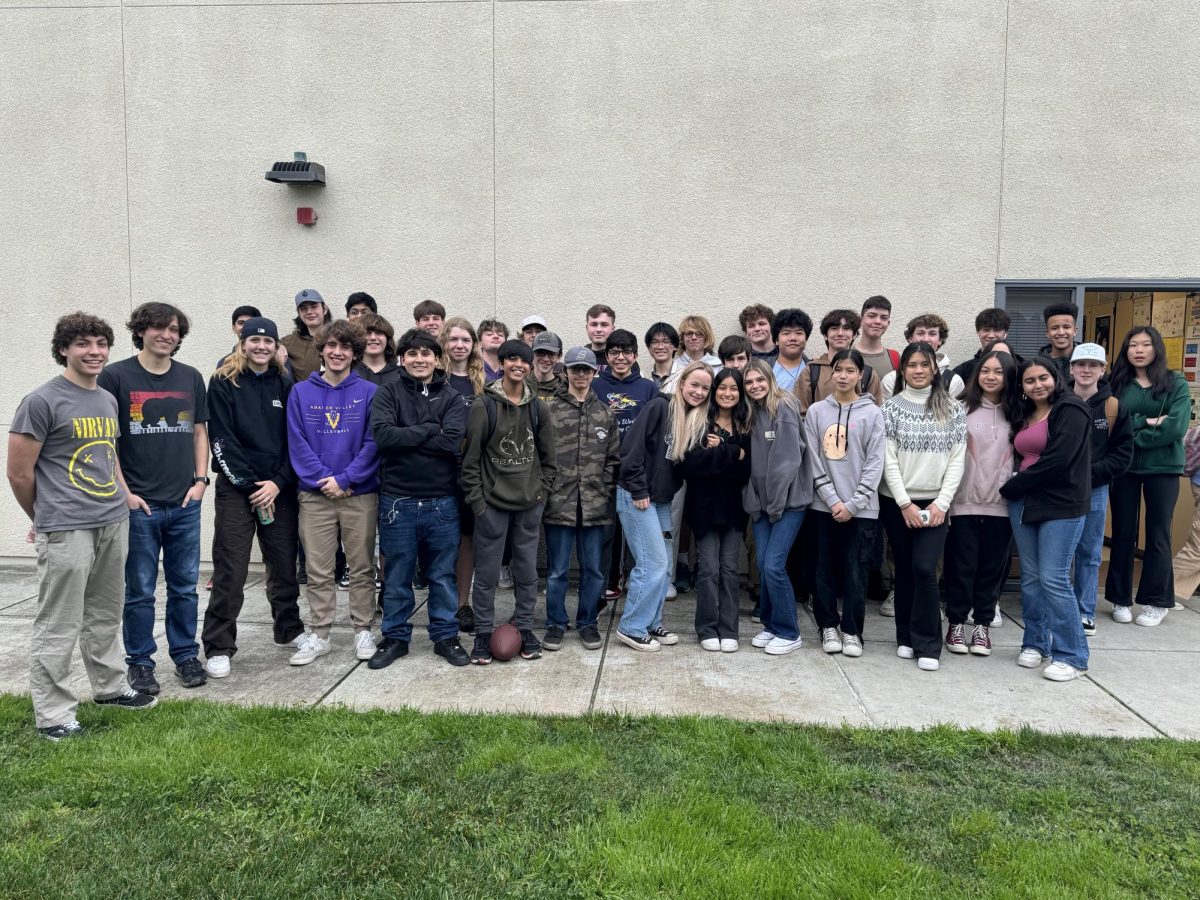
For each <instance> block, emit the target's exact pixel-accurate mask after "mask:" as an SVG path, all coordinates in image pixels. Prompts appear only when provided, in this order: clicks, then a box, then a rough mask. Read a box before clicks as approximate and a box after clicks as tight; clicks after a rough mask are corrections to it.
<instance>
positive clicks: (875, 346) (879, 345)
mask: <svg viewBox="0 0 1200 900" xmlns="http://www.w3.org/2000/svg"><path fill="white" fill-rule="evenodd" d="M859 320H860V325H859V327H860V329H861V333H860V334H859V336H858V342H857V343H856V344H855V345H854V346H855V349H856V350H858V352H859V353H861V354H862V356H863V361H864V362H865V363H866V364H867V365H868V366H870V367H871V368H872V369H874V370H875V374H876V375H878V376H879V379H880V383H881V384H882V381H883V377H884V376H885V375H887V374H888V373H889V372H895V371H896V369H898V368H899V367H900V354H899V353H897V352H896V351H895V350H888V349H887V348H886V347H884V346H883V336H884V334H886V333H887V330H888V326H889V325H891V324H892V302H891V301H890V300H888V298H887V297H885V296H883V295H882V294H875V295H874V296H873V297H868V298H867V299H866V300H864V301H863V305H862V310H861V311H860V313H859Z"/></svg>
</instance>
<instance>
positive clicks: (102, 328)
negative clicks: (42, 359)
mask: <svg viewBox="0 0 1200 900" xmlns="http://www.w3.org/2000/svg"><path fill="white" fill-rule="evenodd" d="M81 337H102V338H104V339H105V340H106V341H108V346H110V347H111V346H112V345H113V344H114V343H115V342H116V336H115V335H114V334H113V330H112V328H111V327H110V326H109V324H108V323H107V322H105V321H104V320H103V319H101V318H100V317H99V316H93V315H91V314H89V313H85V312H84V311H83V310H76V311H75V312H73V313H68V314H67V315H65V316H63V317H62V318H61V319H59V320H58V321H57V322H56V323H55V325H54V337H52V338H51V339H50V355H51V356H53V357H54V361H55V362H56V363H58V364H59V365H60V366H62V367H63V368H66V366H67V357H66V356H65V353H66V350H67V348H68V347H70V346H71V345H72V344H73V343H75V340H76V339H77V338H81Z"/></svg>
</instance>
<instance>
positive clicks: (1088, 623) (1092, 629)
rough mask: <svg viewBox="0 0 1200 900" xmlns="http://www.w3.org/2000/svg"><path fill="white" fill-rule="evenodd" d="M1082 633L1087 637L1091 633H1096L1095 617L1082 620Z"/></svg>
mask: <svg viewBox="0 0 1200 900" xmlns="http://www.w3.org/2000/svg"><path fill="white" fill-rule="evenodd" d="M1083 633H1084V634H1086V635H1087V636H1088V637H1091V636H1092V635H1094V634H1095V633H1096V620H1095V619H1084V620H1083Z"/></svg>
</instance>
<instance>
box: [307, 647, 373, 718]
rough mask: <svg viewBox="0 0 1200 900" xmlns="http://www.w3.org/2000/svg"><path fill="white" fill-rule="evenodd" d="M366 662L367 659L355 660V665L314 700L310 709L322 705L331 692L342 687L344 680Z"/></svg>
mask: <svg viewBox="0 0 1200 900" xmlns="http://www.w3.org/2000/svg"><path fill="white" fill-rule="evenodd" d="M364 662H365V660H362V659H356V660H355V661H354V665H352V666H351V667H350V668H349V670H348V671H347V672H346V674H345V675H343V676H342V677H341V678H339V679H338V680H337V681H335V682H334V683H333V686H332V687H331V688H330V689H329V690H327V691H326V692H325V693H323V694H322V695H321V696H320V697H318V698H317V700H316V702H314V703H313V705H312V706H310V707H309V709H316V708H317V707H318V706H320V705H321V704H322V703H324V702H325V699H326V698H327V697H328V696H329V695H330V694H332V693H333V692H334V691H336V690H337V689H338V688H339V687H341V686H342V682H343V681H345V680H346V679H347V678H349V677H350V676H351V675H353V674H354V673H355V672H356V671H358V667H359V666H361V665H362V664H363V663H364Z"/></svg>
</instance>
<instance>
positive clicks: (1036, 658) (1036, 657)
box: [1017, 647, 1050, 669]
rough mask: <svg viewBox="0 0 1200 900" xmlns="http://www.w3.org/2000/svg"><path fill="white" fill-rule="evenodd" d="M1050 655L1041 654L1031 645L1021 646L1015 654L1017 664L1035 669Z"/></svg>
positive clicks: (1024, 667)
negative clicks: (1019, 650)
mask: <svg viewBox="0 0 1200 900" xmlns="http://www.w3.org/2000/svg"><path fill="white" fill-rule="evenodd" d="M1049 658H1050V657H1048V656H1042V654H1041V652H1040V651H1038V650H1034V649H1033V648H1032V647H1022V648H1021V652H1020V653H1018V654H1017V665H1018V666H1020V667H1021V668H1023V669H1036V668H1037V667H1038V666H1040V665H1041V664H1042V663H1044V662H1045V661H1046V660H1048V659H1049Z"/></svg>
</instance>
